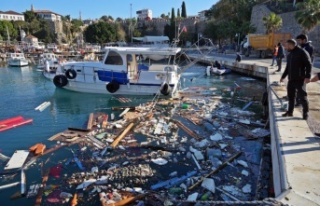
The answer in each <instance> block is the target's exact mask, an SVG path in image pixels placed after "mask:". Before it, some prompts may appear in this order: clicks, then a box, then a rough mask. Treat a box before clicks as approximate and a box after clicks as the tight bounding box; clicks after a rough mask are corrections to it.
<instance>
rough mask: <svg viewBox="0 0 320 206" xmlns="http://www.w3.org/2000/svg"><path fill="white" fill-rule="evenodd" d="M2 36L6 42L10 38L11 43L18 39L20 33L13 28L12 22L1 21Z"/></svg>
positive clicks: (0, 32) (0, 30) (0, 34)
mask: <svg viewBox="0 0 320 206" xmlns="http://www.w3.org/2000/svg"><path fill="white" fill-rule="evenodd" d="M8 35H9V36H8ZM0 36H2V38H3V39H4V40H9V39H8V38H10V41H12V40H15V38H17V36H18V32H17V30H16V29H15V28H14V27H13V24H12V22H11V21H0Z"/></svg>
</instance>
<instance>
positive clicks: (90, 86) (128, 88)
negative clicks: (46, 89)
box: [63, 81, 178, 96]
mask: <svg viewBox="0 0 320 206" xmlns="http://www.w3.org/2000/svg"><path fill="white" fill-rule="evenodd" d="M107 84H108V83H105V84H95V83H86V82H71V81H69V82H68V84H67V85H66V86H64V87H63V89H66V90H70V91H74V92H83V93H92V94H109V95H128V94H130V95H156V94H161V92H160V89H161V84H142V83H128V84H126V85H120V87H119V89H118V90H117V91H116V92H115V93H110V92H108V90H107V89H106V85H107ZM169 86H170V90H171V92H170V94H169V95H170V96H172V95H173V94H174V93H175V92H176V91H177V89H178V84H170V85H169Z"/></svg>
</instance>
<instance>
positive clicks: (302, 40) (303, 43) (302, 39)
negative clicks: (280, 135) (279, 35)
mask: <svg viewBox="0 0 320 206" xmlns="http://www.w3.org/2000/svg"><path fill="white" fill-rule="evenodd" d="M296 40H297V42H298V44H299V45H300V47H301V48H302V49H305V50H306V51H307V52H308V53H309V56H310V58H311V62H313V46H312V45H311V42H309V41H308V36H307V35H305V34H300V35H298V36H297V37H296ZM300 105H301V103H300V99H299V98H298V96H297V98H296V105H295V106H296V107H297V106H300Z"/></svg>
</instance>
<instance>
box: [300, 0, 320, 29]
mask: <svg viewBox="0 0 320 206" xmlns="http://www.w3.org/2000/svg"><path fill="white" fill-rule="evenodd" d="M297 8H298V9H299V10H298V11H297V13H296V15H295V17H296V20H297V21H298V23H299V24H300V25H301V26H302V27H303V32H304V33H307V32H309V31H311V30H312V29H314V28H315V27H316V26H317V25H318V24H320V1H319V0H306V1H304V2H300V3H297Z"/></svg>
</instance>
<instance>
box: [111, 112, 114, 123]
mask: <svg viewBox="0 0 320 206" xmlns="http://www.w3.org/2000/svg"><path fill="white" fill-rule="evenodd" d="M113 120H114V113H113V112H112V113H111V121H113Z"/></svg>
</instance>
